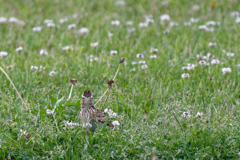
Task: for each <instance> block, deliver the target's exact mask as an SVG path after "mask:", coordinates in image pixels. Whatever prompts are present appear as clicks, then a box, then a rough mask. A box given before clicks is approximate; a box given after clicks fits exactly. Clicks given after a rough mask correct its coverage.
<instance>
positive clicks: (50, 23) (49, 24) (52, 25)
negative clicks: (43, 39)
mask: <svg viewBox="0 0 240 160" xmlns="http://www.w3.org/2000/svg"><path fill="white" fill-rule="evenodd" d="M47 27H55V24H54V23H53V22H49V23H47Z"/></svg>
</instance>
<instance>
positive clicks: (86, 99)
mask: <svg viewBox="0 0 240 160" xmlns="http://www.w3.org/2000/svg"><path fill="white" fill-rule="evenodd" d="M81 105H82V109H81V112H80V119H81V121H82V123H83V127H86V128H87V129H88V128H90V129H91V130H93V131H94V130H95V129H96V128H97V126H98V125H103V124H104V123H105V122H106V121H107V120H108V122H107V125H108V126H113V124H112V120H110V119H108V118H107V116H105V115H104V114H103V113H102V112H101V111H99V110H98V109H97V108H95V107H94V102H93V98H92V93H91V91H90V90H85V91H84V93H83V95H82V99H81Z"/></svg>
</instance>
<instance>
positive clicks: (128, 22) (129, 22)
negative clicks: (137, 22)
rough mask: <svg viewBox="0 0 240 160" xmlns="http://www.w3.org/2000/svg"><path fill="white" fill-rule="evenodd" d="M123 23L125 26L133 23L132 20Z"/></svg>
mask: <svg viewBox="0 0 240 160" xmlns="http://www.w3.org/2000/svg"><path fill="white" fill-rule="evenodd" d="M125 25H126V26H132V25H133V22H132V21H127V22H125Z"/></svg>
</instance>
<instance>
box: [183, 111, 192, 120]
mask: <svg viewBox="0 0 240 160" xmlns="http://www.w3.org/2000/svg"><path fill="white" fill-rule="evenodd" d="M182 116H183V117H185V118H187V119H188V118H190V117H191V114H190V113H189V112H183V114H182Z"/></svg>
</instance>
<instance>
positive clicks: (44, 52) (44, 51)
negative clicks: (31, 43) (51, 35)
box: [39, 49, 48, 55]
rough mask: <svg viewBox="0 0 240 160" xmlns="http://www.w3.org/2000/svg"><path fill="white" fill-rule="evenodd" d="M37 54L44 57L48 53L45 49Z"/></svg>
mask: <svg viewBox="0 0 240 160" xmlns="http://www.w3.org/2000/svg"><path fill="white" fill-rule="evenodd" d="M39 54H40V55H43V54H44V55H47V54H48V52H47V50H46V49H41V50H40V52H39Z"/></svg>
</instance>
